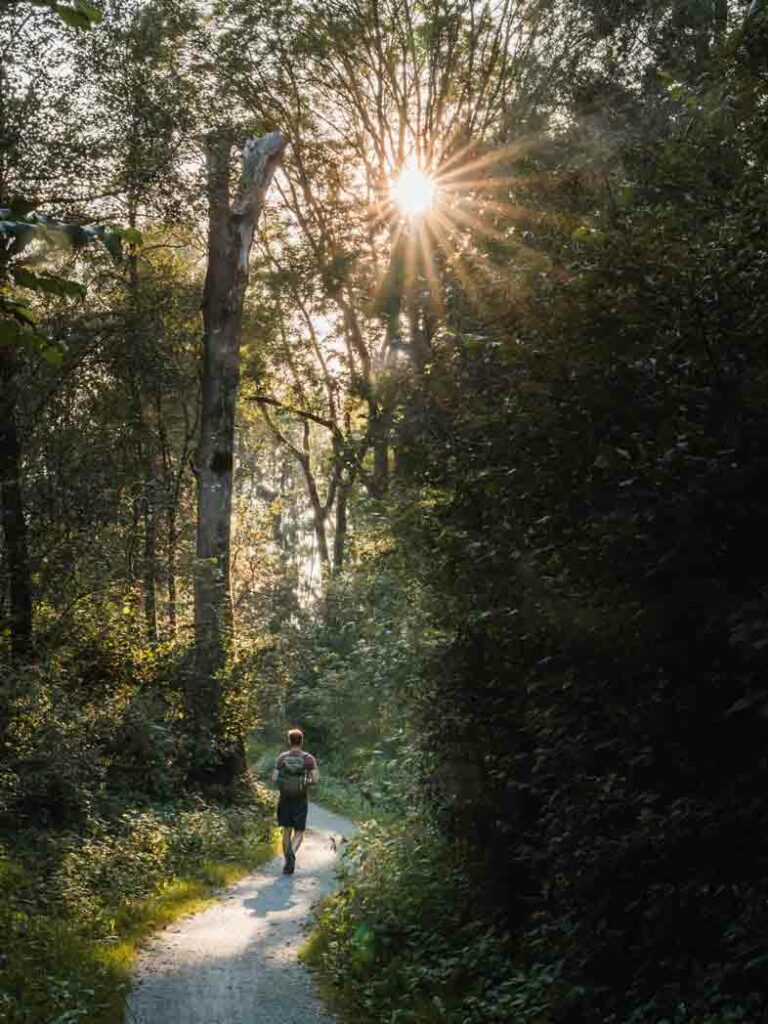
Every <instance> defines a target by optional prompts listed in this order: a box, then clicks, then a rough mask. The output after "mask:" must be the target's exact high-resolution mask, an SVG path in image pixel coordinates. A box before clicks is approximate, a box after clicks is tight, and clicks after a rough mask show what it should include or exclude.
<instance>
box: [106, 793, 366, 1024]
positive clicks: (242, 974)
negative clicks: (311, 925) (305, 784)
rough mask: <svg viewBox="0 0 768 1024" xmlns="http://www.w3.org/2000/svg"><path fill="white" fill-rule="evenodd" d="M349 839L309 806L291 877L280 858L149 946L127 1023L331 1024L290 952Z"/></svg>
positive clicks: (344, 827) (341, 822) (343, 823)
mask: <svg viewBox="0 0 768 1024" xmlns="http://www.w3.org/2000/svg"><path fill="white" fill-rule="evenodd" d="M353 831H354V826H353V824H352V822H351V821H349V820H348V819H347V818H342V817H340V816H339V815H337V814H331V813H330V812H328V811H325V810H323V808H322V807H318V806H317V804H313V805H312V806H311V807H310V811H309V827H308V829H307V834H306V837H305V839H304V845H303V846H302V848H301V850H300V851H299V855H298V858H297V864H296V873H295V874H294V875H283V874H282V866H283V861H282V857H278V858H276V859H274V860H272V861H270V862H269V863H268V864H265V865H264V867H263V868H262V869H261V871H260V872H259V873H258V874H255V875H249V876H248V878H244V879H243V880H242V881H241V882H238V884H237V885H234V886H232V887H231V888H230V889H228V890H227V891H226V892H225V893H224V895H223V897H222V899H221V902H219V903H217V904H216V905H215V906H212V907H209V908H208V909H207V910H204V911H202V912H201V913H199V914H195V915H193V916H191V917H188V918H186V919H183V920H181V921H179V922H177V923H176V924H174V925H171V926H170V927H169V928H168V929H167V930H166V931H164V932H163V933H162V934H161V935H159V936H158V937H157V938H155V939H153V940H152V941H151V943H150V944H149V945H148V946H147V948H146V949H145V950H144V952H143V953H142V955H141V957H140V960H139V965H138V970H137V980H136V984H135V986H134V989H133V991H132V993H131V996H130V999H129V1003H128V1011H127V1013H126V1018H125V1019H126V1024H332V1022H333V1018H332V1017H331V1016H329V1015H328V1013H327V1012H325V1011H324V1009H323V1006H322V1005H321V1003H320V1002H319V1000H318V998H317V997H316V996H315V995H314V993H313V990H312V984H311V979H310V977H309V975H308V973H307V971H306V970H305V968H303V967H302V966H301V964H299V963H298V961H297V959H296V953H297V950H298V947H299V946H300V945H301V942H302V939H303V933H302V930H301V926H302V924H303V923H304V922H305V921H306V919H307V916H308V914H309V910H310V907H311V905H312V904H313V903H314V902H315V901H316V900H317V899H319V898H320V897H321V896H322V895H323V894H324V893H326V892H328V891H329V890H330V889H331V888H332V887H333V864H334V860H335V859H336V853H335V852H334V848H333V847H334V842H338V841H339V840H340V839H341V837H342V836H344V835H350V834H351V833H352V832H353Z"/></svg>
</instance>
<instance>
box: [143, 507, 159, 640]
mask: <svg viewBox="0 0 768 1024" xmlns="http://www.w3.org/2000/svg"><path fill="white" fill-rule="evenodd" d="M143 506H144V508H143V512H144V572H143V577H144V618H145V621H146V624H147V637H148V638H149V640H150V642H152V643H155V642H156V641H157V596H156V592H155V576H156V566H155V552H156V550H157V525H156V521H155V508H154V500H153V495H152V493H151V491H150V488H149V487H146V488H145V491H144V499H143Z"/></svg>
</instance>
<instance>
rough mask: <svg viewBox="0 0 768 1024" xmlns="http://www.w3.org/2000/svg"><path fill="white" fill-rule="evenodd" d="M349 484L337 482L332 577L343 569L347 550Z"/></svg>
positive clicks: (344, 481)
mask: <svg viewBox="0 0 768 1024" xmlns="http://www.w3.org/2000/svg"><path fill="white" fill-rule="evenodd" d="M350 487H351V484H350V482H349V480H346V479H343V478H342V479H341V480H340V481H339V490H338V493H337V495H336V530H335V532H334V535H333V575H334V576H338V575H339V573H340V572H341V570H342V569H343V568H344V558H345V556H346V550H347V498H348V496H349V491H350Z"/></svg>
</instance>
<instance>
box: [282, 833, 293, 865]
mask: <svg viewBox="0 0 768 1024" xmlns="http://www.w3.org/2000/svg"><path fill="white" fill-rule="evenodd" d="M292 832H293V829H291V828H284V829H283V856H284V857H285V861H286V864H287V863H288V861H289V860H290V858H291V833H292Z"/></svg>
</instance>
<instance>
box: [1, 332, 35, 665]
mask: <svg viewBox="0 0 768 1024" xmlns="http://www.w3.org/2000/svg"><path fill="white" fill-rule="evenodd" d="M17 398H18V384H17V380H16V357H15V354H14V353H13V352H12V351H10V350H9V349H7V348H0V504H1V505H2V524H3V537H4V540H5V551H6V560H7V563H8V577H9V590H10V593H9V598H10V626H11V654H12V656H13V658H14V659H20V658H24V657H26V656H28V655H29V654H30V653H31V650H32V575H31V572H30V568H29V551H28V547H27V524H26V520H25V519H24V505H23V502H22V495H21V445H20V443H19V435H18V430H17V426H16V403H17Z"/></svg>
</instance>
